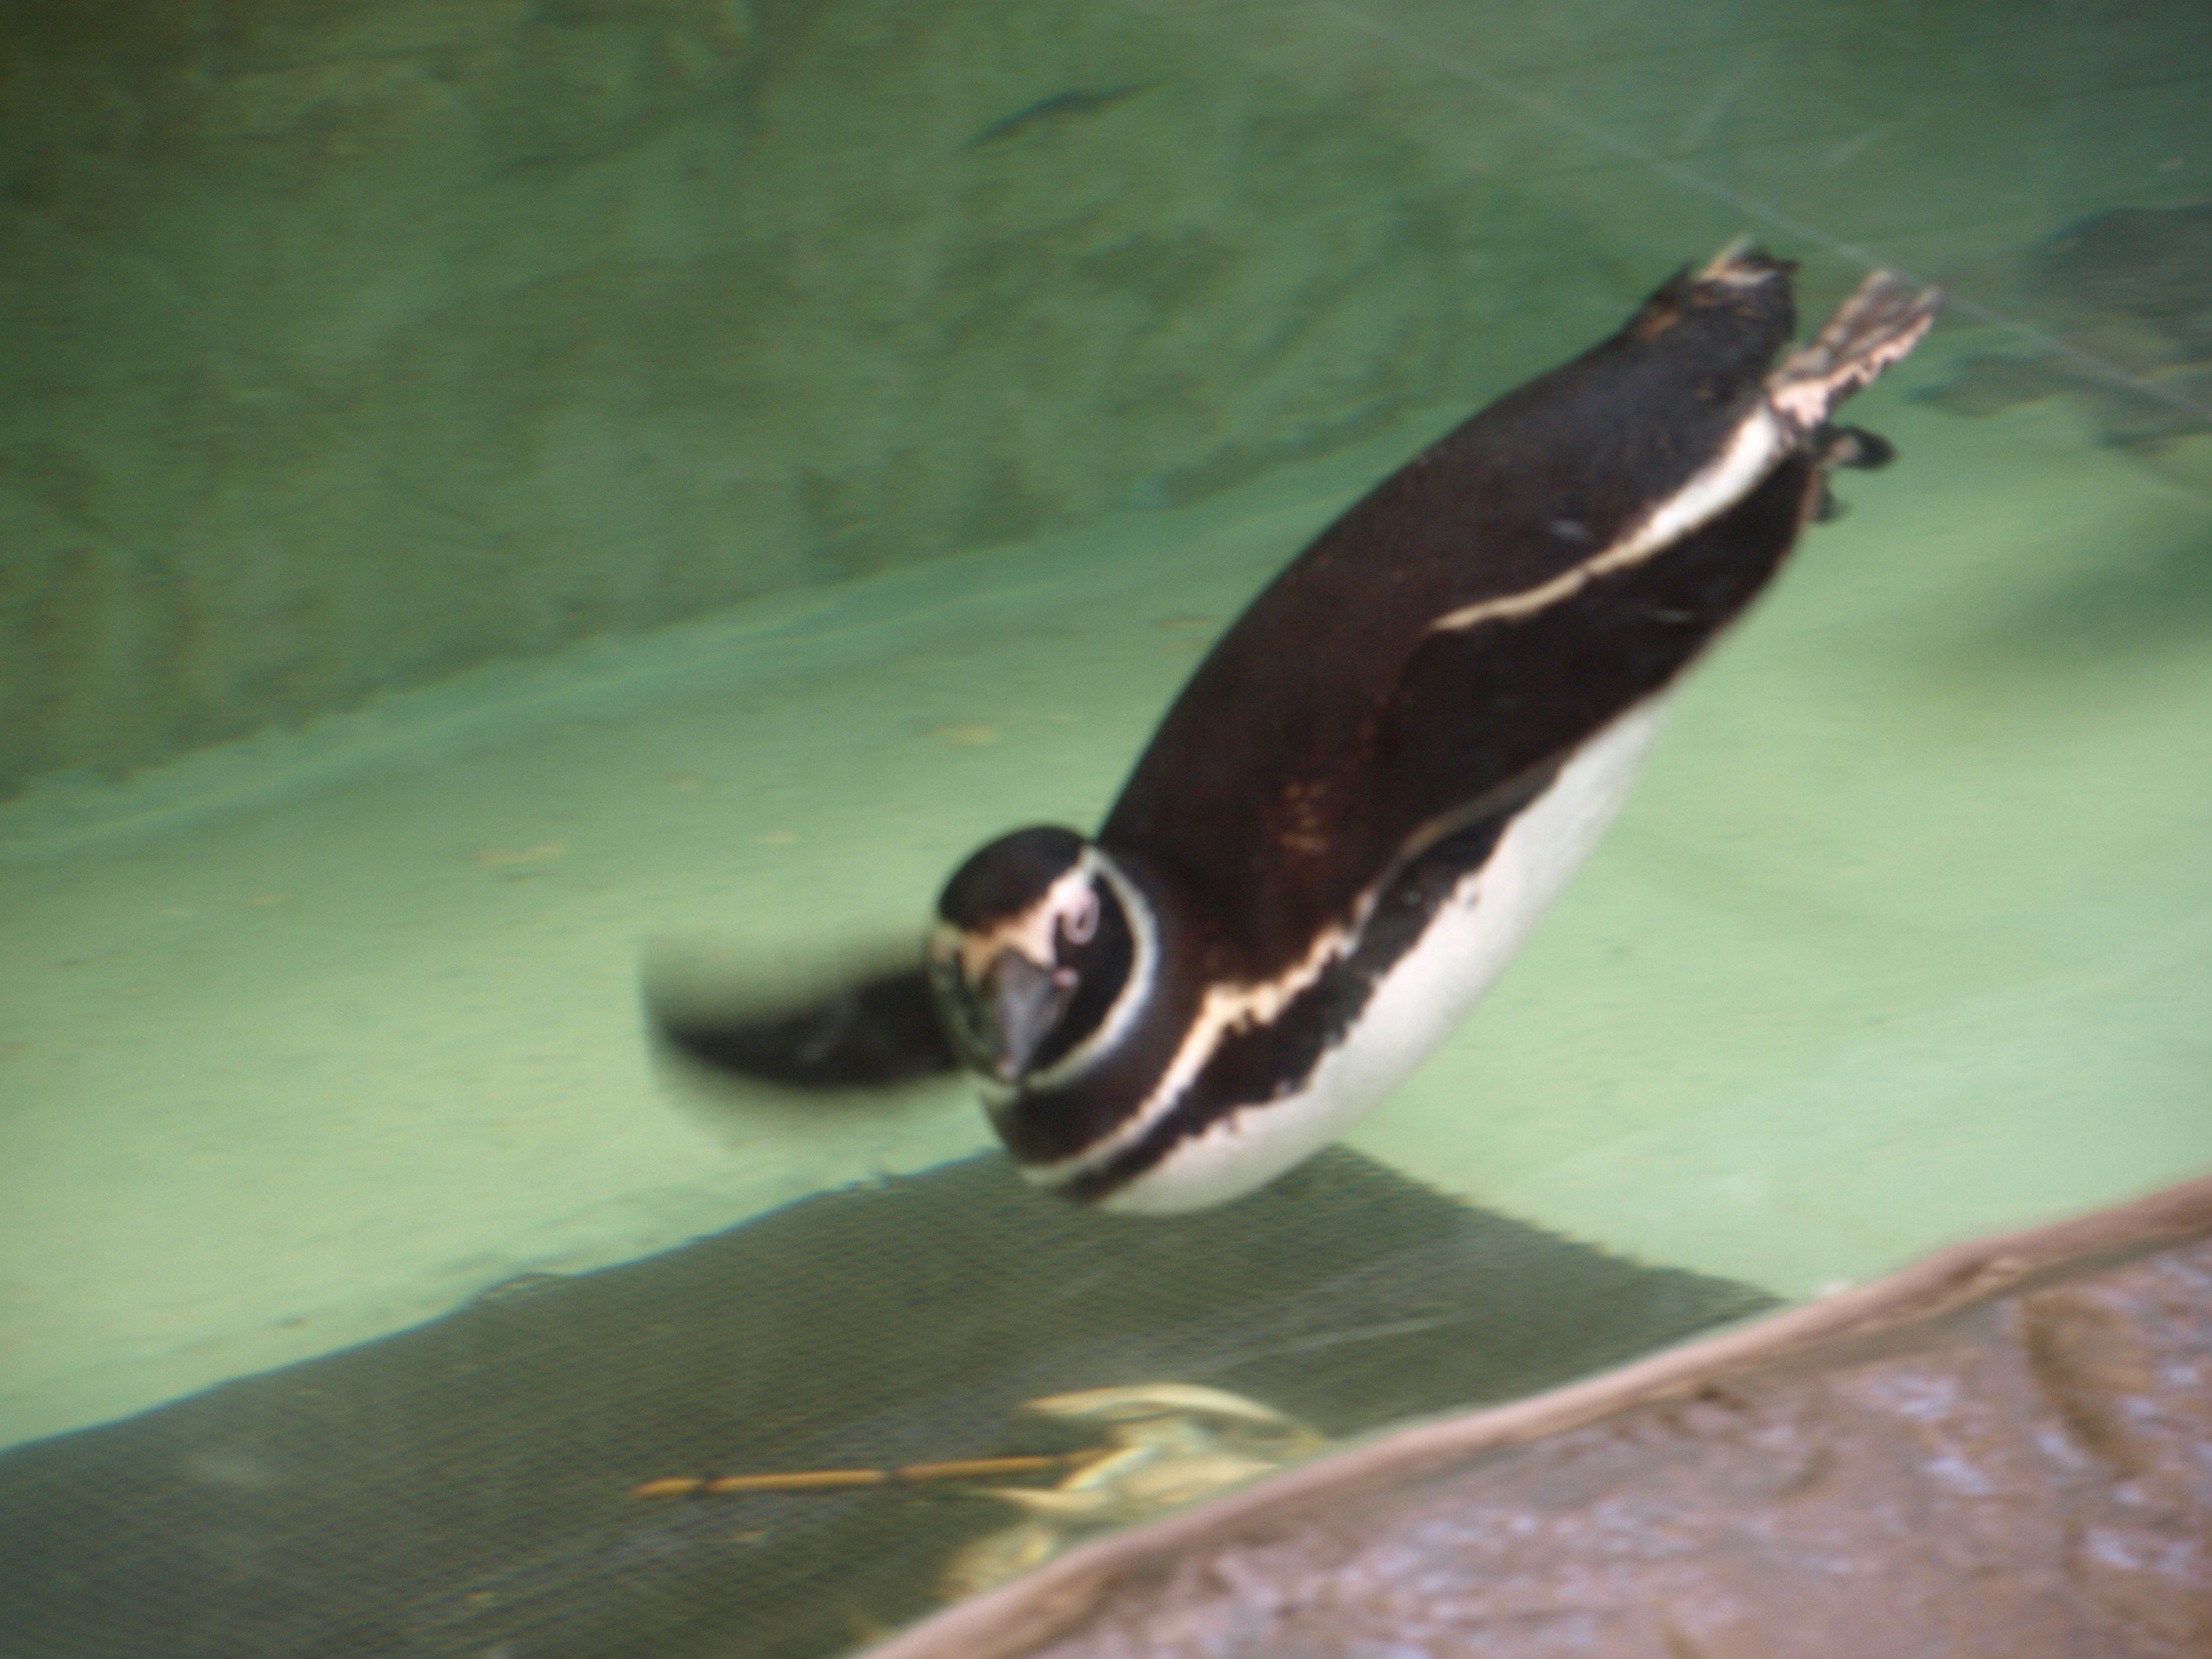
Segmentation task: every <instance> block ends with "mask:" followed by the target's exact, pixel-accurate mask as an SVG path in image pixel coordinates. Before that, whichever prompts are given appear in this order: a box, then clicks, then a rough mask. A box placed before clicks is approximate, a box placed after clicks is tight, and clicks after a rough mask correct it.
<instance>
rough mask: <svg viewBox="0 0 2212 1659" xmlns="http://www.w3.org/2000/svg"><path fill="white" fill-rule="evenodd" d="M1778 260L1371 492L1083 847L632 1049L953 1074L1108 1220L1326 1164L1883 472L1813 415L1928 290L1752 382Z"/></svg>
mask: <svg viewBox="0 0 2212 1659" xmlns="http://www.w3.org/2000/svg"><path fill="white" fill-rule="evenodd" d="M1794 270H1795V266H1794V264H1792V263H1791V262H1788V261H1784V260H1781V259H1778V258H1771V257H1770V256H1769V255H1767V254H1766V253H1765V252H1760V251H1758V250H1756V249H1754V248H1752V247H1750V246H1747V245H1745V244H1742V243H1737V244H1733V245H1731V246H1729V247H1728V248H1726V249H1723V252H1721V253H1720V254H1719V255H1718V256H1717V258H1714V259H1713V260H1712V261H1711V263H1710V264H1706V265H1705V267H1704V268H1702V269H1699V270H1691V269H1689V268H1684V269H1683V270H1680V271H1678V272H1677V273H1675V274H1674V276H1672V277H1670V278H1669V279H1668V281H1667V282H1666V283H1663V284H1662V286H1661V287H1660V288H1659V289H1657V290H1656V291H1655V292H1654V293H1653V294H1652V295H1651V296H1650V298H1649V299H1648V300H1647V301H1644V304H1643V305H1642V306H1641V307H1639V308H1638V310H1637V312H1636V313H1635V314H1634V315H1633V316H1632V317H1631V318H1630V319H1629V320H1628V322H1627V323H1626V325H1625V326H1623V327H1622V328H1621V329H1620V331H1618V332H1617V333H1615V334H1613V336H1612V337H1609V338H1607V339H1606V340H1604V341H1602V342H1601V343H1599V344H1598V345H1596V346H1595V347H1594V348H1592V349H1590V350H1589V351H1588V352H1586V353H1584V354H1583V356H1579V357H1577V358H1575V359H1574V360H1573V361H1571V362H1567V363H1565V364H1564V365H1563V366H1561V367H1559V368H1555V369H1553V370H1552V371H1550V372H1549V373H1547V374H1543V375H1541V376H1539V377H1538V378H1537V379H1535V380H1532V381H1530V382H1528V384H1527V385H1525V386H1521V387H1520V388H1519V389H1517V390H1516V391H1513V392H1509V393H1507V394H1506V395H1505V396H1504V397H1503V398H1499V399H1498V401H1496V402H1495V403H1492V404H1490V405H1489V406H1488V407H1486V408H1485V409H1483V410H1481V411H1480V412H1479V413H1477V414H1476V415H1474V416H1473V417H1472V418H1470V419H1469V420H1468V421H1467V422H1464V423H1463V424H1462V425H1461V426H1459V427H1458V428H1455V429H1454V430H1453V431H1451V432H1450V433H1449V434H1448V435H1445V436H1444V437H1443V439H1441V440H1440V441H1437V443H1435V444H1433V445H1432V446H1431V447H1429V448H1428V449H1426V450H1425V451H1423V452H1422V453H1420V454H1419V455H1417V456H1415V457H1414V458H1413V459H1412V460H1411V461H1410V462H1408V463H1407V465H1405V466H1404V467H1402V468H1401V469H1400V470H1399V471H1397V472H1395V473H1394V474H1392V475H1391V476H1390V477H1388V478H1386V479H1385V480H1383V483H1380V484H1378V485H1377V486H1376V487H1375V488H1374V489H1372V490H1370V492H1369V493H1368V494H1367V495H1365V496H1364V498H1363V499H1361V500H1360V501H1358V502H1357V503H1356V504H1355V505H1353V506H1352V507H1351V508H1350V509H1349V510H1348V511H1346V513H1344V514H1343V515H1342V516H1341V517H1340V518H1339V519H1337V520H1335V522H1334V523H1333V524H1331V525H1330V526H1328V528H1327V529H1326V530H1324V531H1323V532H1322V533H1321V535H1320V536H1319V538H1316V540H1315V541H1314V542H1313V543H1312V544H1310V546H1308V547H1307V548H1306V549H1305V550H1304V552H1302V553H1301V554H1299V556H1297V558H1296V559H1295V560H1294V561H1293V562H1291V564H1290V565H1289V566H1288V567H1287V568H1285V569H1284V570H1283V571H1282V573H1281V574H1279V575H1278V576H1277V577H1276V578H1275V579H1274V580H1273V582H1272V583H1270V584H1269V585H1268V586H1267V587H1266V588H1264V589H1263V590H1262V591H1261V593H1260V594H1259V596H1258V597H1257V598H1256V599H1254V600H1253V601H1252V603H1251V605H1249V608H1248V609H1247V610H1246V611H1244V612H1243V616H1242V617H1240V618H1239V619H1238V620H1237V622H1236V623H1235V624H1234V625H1233V626H1231V628H1230V629H1229V630H1228V631H1227V632H1226V633H1225V635H1223V636H1222V637H1221V639H1220V641H1218V643H1217V644H1216V645H1215V646H1214V647H1213V649H1212V652H1211V653H1209V654H1208V655H1207V656H1206V659H1204V661H1203V662H1201V663H1200V665H1199V667H1198V669H1197V670H1196V671H1195V672H1194V674H1193V675H1192V676H1191V678H1190V679H1189V681H1188V683H1187V684H1185V685H1184V687H1183V689H1182V692H1181V693H1180V694H1179V695H1178V696H1176V699H1175V701H1174V702H1173V704H1172V705H1171V706H1170V708H1169V709H1168V711H1167V714H1166V716H1165V717H1164V719H1163V720H1162V721H1161V722H1160V725H1159V726H1158V730H1157V731H1156V732H1155V733H1154V735H1153V737H1152V741H1151V742H1150V744H1148V745H1147V746H1146V749H1145V751H1144V753H1143V754H1142V756H1141V757H1139V759H1138V761H1137V763H1136V766H1135V769H1134V770H1133V772H1132V773H1131V774H1130V775H1129V778H1128V781H1127V784H1126V786H1125V787H1123V789H1122V790H1121V795H1120V797H1119V798H1118V799H1116V800H1115V803H1114V805H1113V807H1112V809H1111V811H1109V812H1108V813H1107V815H1106V817H1105V820H1104V822H1103V824H1101V825H1100V827H1099V829H1098V830H1097V833H1096V834H1095V835H1091V836H1085V835H1082V834H1080V833H1079V832H1078V831H1076V830H1074V829H1066V828H1061V827H1059V826H1053V825H1038V826H1031V827H1029V828H1025V829H1017V830H1015V831H1013V832H1012V833H1011V834H1009V835H1006V836H1001V837H1000V839H998V840H996V841H994V842H991V843H989V844H988V845H987V846H986V847H984V848H981V850H980V851H978V852H976V853H975V854H973V855H972V856H971V857H969V859H968V860H966V862H964V863H963V864H962V865H961V866H960V867H959V868H958V869H957V870H956V871H955V872H953V874H952V876H951V879H950V880H949V881H948V882H947V883H946V884H945V887H944V890H943V891H942V893H941V894H940V895H939V899H938V903H937V908H936V915H935V916H934V918H933V921H932V923H931V925H930V927H929V929H928V932H927V938H926V939H925V940H924V941H923V943H922V945H921V951H920V952H919V957H918V959H915V957H912V956H909V957H907V958H905V959H902V960H899V961H895V962H892V963H887V964H884V965H883V966H881V967H880V968H879V969H876V970H875V971H872V973H870V974H868V975H862V976H858V977H856V978H855V980H854V981H853V982H852V983H849V984H847V985H843V986H840V987H835V988H834V989H833V990H832V991H831V992H830V994H827V995H823V996H818V997H810V998H805V999H802V1000H798V1001H795V1002H794V1003H793V1004H791V1005H788V1006H769V1007H747V1008H739V1009H734V1010H729V1009H725V1010H715V1011H709V1012H706V1013H701V1012H697V1011H696V1010H679V1009H678V1008H676V1007H674V1006H668V1005H665V1004H663V1003H656V1002H652V1000H651V999H650V997H649V1004H650V1015H651V1018H652V1020H653V1025H654V1028H655V1030H656V1031H657V1033H658V1036H659V1040H660V1041H661V1042H663V1043H664V1044H665V1046H666V1047H667V1048H669V1049H671V1050H672V1051H674V1052H675V1053H676V1054H679V1055H681V1056H684V1057H685V1058H687V1059H689V1060H691V1061H693V1062H696V1063H697V1064H700V1065H702V1066H708V1067H709V1068H713V1069H715V1070H719V1071H722V1072H726V1073H736V1074H738V1075H739V1076H743V1077H750V1078H754V1079H762V1080H765V1081H768V1082H771V1083H777V1084H781V1085H786V1086H788V1087H793V1088H798V1089H801V1090H811V1089H853V1088H856V1087H857V1088H868V1087H875V1086H888V1085H894V1084H898V1083H902V1082H906V1081H909V1080H911V1079H915V1078H918V1077H922V1076H928V1075H934V1074H937V1073H944V1072H948V1071H952V1070H956V1069H963V1068H964V1069H965V1070H966V1071H968V1072H969V1073H973V1075H974V1076H975V1079H977V1080H978V1081H979V1083H980V1085H981V1091H982V1093H983V1097H984V1103H985V1105H986V1107H987V1110H988V1112H989V1115H990V1118H991V1121H992V1123H993V1124H994V1127H995V1128H996V1129H997V1132H998V1133H999V1136H1000V1139H1002V1140H1003V1142H1004V1143H1005V1145H1006V1148H1007V1150H1008V1152H1010V1153H1011V1154H1012V1158H1013V1159H1014V1161H1015V1163H1016V1164H1017V1165H1018V1167H1019V1169H1020V1170H1021V1171H1022V1172H1023V1173H1024V1175H1025V1176H1027V1177H1028V1178H1029V1179H1030V1181H1031V1182H1034V1183H1036V1184H1037V1185H1039V1186H1042V1187H1043V1188H1048V1189H1050V1190H1052V1191H1054V1192H1056V1193H1058V1194H1062V1195H1064V1196H1066V1197H1067V1198H1070V1199H1073V1200H1079V1201H1081V1202H1084V1203H1086V1204H1091V1205H1096V1206H1101V1207H1103V1208H1106V1209H1109V1210H1115V1211H1122V1212H1133V1213H1149V1214H1163V1213H1172V1212H1181V1211H1188V1210H1195V1209H1200V1208H1204V1207H1206V1206H1212V1205H1216V1204H1220V1203H1224V1202H1226V1201H1228V1200H1232V1199H1235V1198H1237V1197H1238V1196H1240V1195H1242V1194H1245V1193H1249V1192H1250V1191H1253V1190H1254V1189H1255V1188H1259V1187H1261V1186H1262V1185H1264V1184H1265V1183H1267V1182H1269V1181H1271V1180H1273V1178H1274V1177H1275V1176H1278V1175H1279V1174H1281V1173H1282V1172H1283V1171H1285V1170H1288V1169H1290V1168H1291V1166H1292V1165H1294V1164H1297V1163H1298V1162H1299V1161H1300V1160H1301V1159H1303V1158H1306V1157H1308V1156H1309V1155H1310V1154H1311V1153H1313V1152H1316V1151H1317V1150H1318V1149H1320V1148H1321V1147H1322V1146H1324V1145H1326V1144H1327V1143H1328V1142H1329V1141H1330V1140H1332V1139H1334V1138H1335V1137H1336V1136H1337V1135H1338V1134H1339V1133H1341V1132H1342V1131H1343V1129H1344V1128H1345V1127H1346V1125H1347V1124H1349V1123H1350V1122H1352V1120H1353V1119H1355V1118H1357V1117H1358V1116H1359V1115H1361V1114H1362V1113H1364V1112H1365V1111H1367V1110H1368V1109H1370V1108H1371V1107H1373V1106H1374V1105H1375V1104H1376V1103H1378V1102H1380V1101H1381V1100H1383V1098H1384V1097H1387V1096H1388V1095H1389V1093H1390V1092H1391V1091H1392V1090H1393V1089H1395V1087H1396V1086H1397V1085H1398V1084H1399V1083H1400V1082H1401V1081H1402V1080H1403V1079H1405V1077H1406V1076H1407V1073H1410V1072H1411V1071H1412V1070H1413V1068H1414V1067H1415V1066H1417V1065H1418V1064H1419V1062H1420V1061H1421V1060H1423V1059H1424V1058H1425V1056H1426V1055H1428V1054H1430V1053H1431V1051H1432V1050H1433V1049H1434V1048H1436V1047H1437V1044H1438V1043H1439V1042H1442V1041H1443V1038H1444V1037H1445V1036H1446V1035H1447V1034H1449V1032H1450V1031H1451V1030H1452V1029H1453V1027H1454V1026H1455V1025H1456V1024H1458V1023H1459V1022H1460V1021H1461V1020H1462V1019H1463V1018H1465V1017H1466V1016H1467V1014H1468V1012H1469V1010H1470V1009H1471V1008H1472V1007H1473V1006H1474V1004H1475V1002H1476V1001H1477V1000H1478V999H1480V996H1481V995H1482V994H1483V993H1484V992H1485V991H1486V989H1487V988H1488V987H1489V986H1490V985H1491V984H1492V981H1495V980H1496V978H1497V977H1498V974H1499V973H1500V972H1501V971H1502V970H1503V969H1504V967H1505V965H1506V963H1508V962H1509V961H1510V959H1511V957H1513V955H1514V953H1515V951H1517V950H1518V949H1519V948H1520V946H1521V945H1522V942H1523V941H1524V940H1525V939H1527V938H1528V934H1529V933H1530V930H1531V929H1532V928H1533V927H1534V926H1535V924H1536V922H1537V921H1538V919H1539V917H1541V915H1542V914H1543V912H1544V910H1545V908H1546V907H1547V905H1549V904H1550V903H1551V902H1552V901H1553V898H1555V897H1556V896H1558V894H1559V891H1560V890H1561V888H1562V887H1563V886H1564V885H1565V884H1566V882H1567V880H1568V878H1570V877H1571V875H1572V874H1573V872H1574V871H1575V869H1576V868H1577V866H1579V865H1580V864H1581V863H1582V862H1583V860H1584V859H1585V858H1587V857H1588V856H1589V853H1590V851H1591V849H1592V848H1594V847H1595V845H1596V844H1597V842H1598V840H1599V838H1600V837H1601V836H1602V835H1603V834H1604V832H1605V830H1606V829H1607V826H1608V825H1609V824H1610V823H1612V822H1613V818H1614V817H1615V815H1616V814H1617V813H1618V812H1619V811H1620V807H1621V805H1622V803H1623V801H1624V800H1625V799H1626V795H1627V793H1628V790H1629V787H1630V785H1631V783H1632V781H1633V780H1634V778H1635V775H1636V773H1637V770H1638V766H1639V765H1640V763H1642V762H1643V760H1644V757H1645V755H1646V753H1647V752H1648V751H1649V750H1650V746H1651V743H1652V740H1653V738H1654V737H1655V735H1656V732H1658V730H1659V727H1660V724H1661V722H1662V720H1663V718H1664V715H1665V712H1666V708H1667V705H1668V700H1669V699H1670V697H1671V696H1673V695H1674V690H1676V688H1677V686H1678V685H1679V684H1680V681H1681V678H1682V676H1683V674H1684V672H1685V671H1686V670H1687V669H1688V668H1689V667H1690V665H1692V663H1694V662H1695V661H1697V660H1698V659H1699V657H1700V656H1702V655H1703V654H1704V653H1705V651H1706V650H1707V649H1709V648H1710V647H1711V646H1712V645H1713V643H1714V642H1715V641H1716V640H1717V638H1718V636H1719V635H1721V634H1722V633H1723V631H1725V630H1726V629H1728V628H1729V626H1730V625H1731V624H1732V623H1735V621H1736V620H1737V619H1738V618H1739V617H1741V616H1742V614H1743V612H1744V611H1745V609H1746V607H1747V606H1748V605H1750V604H1751V602H1752V601H1753V599H1755V598H1756V597H1757V596H1758V595H1759V592H1761V591H1762V590H1763V589H1764V588H1765V586H1767V584H1768V583H1769V582H1770V581H1771V580H1772V579H1773V577H1774V575H1775V573H1776V572H1777V570H1778V569H1779V568H1780V567H1781V565H1782V562H1783V561H1784V558H1785V557H1787V556H1788V555H1789V553H1790V549H1791V547H1792V546H1793V545H1794V544H1796V540H1797V538H1798V535H1799V532H1800V531H1801V530H1802V528H1803V526H1805V525H1806V524H1807V523H1808V521H1810V520H1815V519H1819V518H1822V517H1825V516H1827V514H1828V513H1830V512H1831V511H1832V501H1831V498H1830V496H1829V494H1828V487H1827V480H1828V476H1829V474H1830V472H1831V471H1832V470H1833V469H1835V468H1837V467H1839V466H1851V467H1873V466H1878V465H1882V464H1883V463H1885V462H1886V461H1887V460H1888V459H1890V455H1891V451H1890V447H1889V446H1888V445H1887V443H1885V442H1884V441H1882V440H1881V439H1880V438H1877V437H1875V435H1872V434H1870V433H1867V432H1863V431H1860V430H1858V429H1857V428H1850V427H1845V426H1840V425H1838V424H1835V423H1834V422H1832V418H1831V417H1832V415H1833V413H1834V411H1835V410H1836V408H1837V406H1838V404H1840V403H1842V402H1843V400H1844V398H1848V397H1849V396H1850V395H1851V393H1853V392H1857V390H1859V389H1860V388H1861V387H1863V386H1866V385H1868V384H1869V382H1870V381H1872V380H1874V379H1875V377H1876V376H1878V375H1879V374H1881V373H1882V372H1883V370H1885V369H1886V368H1888V367H1889V366H1890V365H1891V364H1893V363H1894V362H1898V361H1899V359H1900V358H1902V357H1904V356H1905V355H1906V354H1907V353H1908V352H1910V351H1911V349H1912V348H1913V347H1914V346H1915V345H1916V344H1917V343H1918V342H1919V340H1920V339H1921V337H1923V335H1924V334H1925V333H1926V332H1927V331H1928V329H1929V325H1931V324H1932V322H1933V321H1934V319H1935V316H1936V311H1937V309H1938V307H1939V306H1940V305H1941V303H1942V294H1941V291H1940V290H1938V289H1920V290H1917V291H1916V290H1915V289H1913V288H1912V287H1911V285H1910V284H1908V283H1905V282H1903V281H1901V280H1900V279H1899V278H1898V277H1896V276H1893V275H1891V274H1889V273H1887V272H1884V271H1877V272H1875V273H1874V274H1873V275H1871V276H1869V277H1868V278H1867V279H1866V281H1865V282H1864V283H1863V284H1862V285H1861V286H1860V287H1859V289H1858V290H1857V292H1856V293H1855V294H1854V295H1852V296H1851V297H1850V299H1849V300H1847V301H1845V302H1844V305H1843V306H1842V307H1840V308H1839V309H1838V311H1837V312H1836V313H1835V315H1834V316H1833V318H1832V319H1831V320H1830V321H1829V322H1828V324H1827V325H1826V327H1825V328H1823V329H1822V330H1821V331H1820V334H1819V335H1818V336H1817V337H1815V338H1814V340H1813V341H1811V342H1810V343H1808V344H1805V345H1802V346H1799V347H1796V349H1790V350H1788V351H1787V352H1786V353H1785V351H1784V348H1785V347H1786V346H1788V344H1789V343H1790V340H1791V338H1792V337H1793V336H1794V334H1795V331H1796V317H1795V308H1794V302H1793V298H1792V292H1791V279H1792V275H1793V272H1794ZM1778 357H1779V359H1780V361H1779V362H1777V358H1778Z"/></svg>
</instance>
